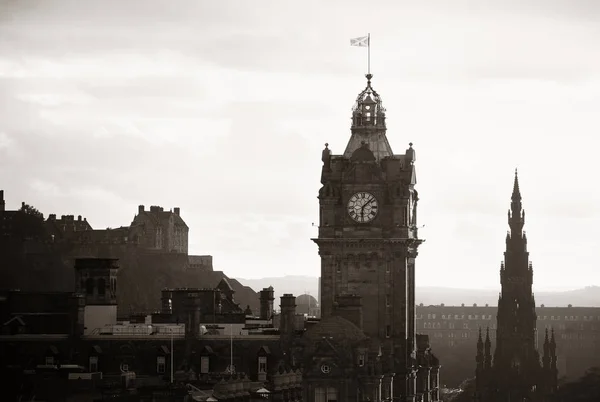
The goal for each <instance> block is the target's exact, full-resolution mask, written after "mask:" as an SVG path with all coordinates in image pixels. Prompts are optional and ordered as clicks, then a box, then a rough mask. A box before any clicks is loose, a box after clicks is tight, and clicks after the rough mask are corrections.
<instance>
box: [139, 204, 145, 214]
mask: <svg viewBox="0 0 600 402" xmlns="http://www.w3.org/2000/svg"><path fill="white" fill-rule="evenodd" d="M142 212H144V206H143V205H140V206H138V214H141V213H142Z"/></svg>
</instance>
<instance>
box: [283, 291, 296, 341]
mask: <svg viewBox="0 0 600 402" xmlns="http://www.w3.org/2000/svg"><path fill="white" fill-rule="evenodd" d="M279 307H281V317H280V320H279V333H280V334H281V335H284V334H285V335H291V334H293V333H294V331H295V330H296V297H294V295H293V294H290V293H285V294H284V295H283V296H281V304H280V305H279Z"/></svg>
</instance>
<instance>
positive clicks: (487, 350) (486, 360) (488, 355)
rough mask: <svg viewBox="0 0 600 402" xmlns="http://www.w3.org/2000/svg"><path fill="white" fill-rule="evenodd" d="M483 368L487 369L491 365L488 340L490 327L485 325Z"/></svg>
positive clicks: (490, 346) (490, 347)
mask: <svg viewBox="0 0 600 402" xmlns="http://www.w3.org/2000/svg"><path fill="white" fill-rule="evenodd" d="M484 360H485V361H484V368H485V369H489V368H491V367H492V342H491V341H490V328H489V327H487V328H486V330H485V359H484Z"/></svg>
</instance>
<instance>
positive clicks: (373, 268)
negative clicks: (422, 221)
mask: <svg viewBox="0 0 600 402" xmlns="http://www.w3.org/2000/svg"><path fill="white" fill-rule="evenodd" d="M372 77H373V76H372V75H371V74H367V75H366V78H367V86H366V88H365V89H364V90H363V91H362V92H361V93H360V94H359V95H358V97H357V99H356V103H355V104H354V107H353V109H352V126H351V136H350V139H349V141H348V144H347V146H346V149H345V151H344V153H343V154H342V155H332V154H331V151H330V150H329V148H328V144H325V149H324V150H323V154H322V160H323V170H322V174H321V183H322V184H323V186H322V187H321V189H320V190H319V197H318V198H319V210H320V219H319V237H318V238H316V239H313V241H314V242H315V243H317V245H318V246H319V255H320V256H321V316H322V319H324V320H326V319H327V318H328V317H330V316H332V315H333V314H334V313H335V311H336V308H337V306H341V305H342V304H343V303H344V300H347V299H348V297H349V296H352V299H353V300H355V299H356V300H357V303H358V300H359V299H360V303H359V304H361V306H362V307H361V308H362V317H363V320H362V330H363V331H364V333H365V334H366V335H367V336H368V337H369V338H370V339H372V340H375V344H378V345H379V346H378V347H374V348H373V350H371V351H369V353H370V355H371V356H372V358H373V361H375V360H378V359H380V358H381V359H382V360H384V361H386V367H384V371H387V372H390V373H391V372H394V373H396V377H395V378H394V380H393V384H394V385H393V395H394V400H408V401H410V400H414V395H415V389H416V382H415V381H416V380H415V378H416V377H415V376H416V372H415V359H414V358H415V349H416V345H415V259H416V257H417V248H418V246H419V245H420V244H421V242H422V240H420V239H419V237H418V234H417V226H416V224H417V214H416V211H417V201H418V199H419V197H418V194H417V191H416V189H415V184H416V173H415V151H414V150H413V148H412V143H411V144H410V145H409V148H408V149H407V150H406V153H405V154H404V155H396V154H394V153H393V152H392V148H391V146H390V144H389V142H388V139H387V136H386V115H385V109H384V108H383V106H382V102H381V98H380V96H379V94H378V93H377V92H376V91H375V90H374V89H373V87H372V85H371V79H372ZM391 384H392V381H391V380H390V382H389V383H388V384H383V388H384V391H383V392H384V395H386V394H387V391H386V390H385V389H386V387H389V388H390V389H391V388H392V385H391ZM389 397H391V395H390V396H389ZM396 398H398V399H396Z"/></svg>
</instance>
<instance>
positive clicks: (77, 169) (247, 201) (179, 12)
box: [0, 0, 600, 290]
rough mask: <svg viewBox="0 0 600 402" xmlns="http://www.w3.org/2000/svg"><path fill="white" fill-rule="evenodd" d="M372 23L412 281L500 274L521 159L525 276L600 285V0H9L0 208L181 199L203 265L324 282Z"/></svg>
mask: <svg viewBox="0 0 600 402" xmlns="http://www.w3.org/2000/svg"><path fill="white" fill-rule="evenodd" d="M523 3H527V6H525V5H523ZM368 32H370V33H371V38H372V48H371V56H372V63H371V64H372V72H373V73H374V79H373V85H374V87H375V89H376V90H377V91H378V92H379V93H380V94H381V96H382V98H383V102H384V106H386V108H387V111H388V113H387V117H388V118H387V121H388V138H389V141H390V143H391V146H392V149H393V150H394V152H395V153H397V154H402V153H404V152H405V150H406V148H407V147H408V143H409V142H413V143H414V148H415V150H416V152H417V165H416V166H417V175H418V176H417V178H418V187H417V188H418V190H419V196H420V199H421V201H420V202H419V208H420V209H419V220H420V222H419V223H420V224H424V225H425V227H424V228H423V229H421V231H420V235H422V236H423V237H424V238H425V239H426V242H425V244H423V246H422V247H421V249H420V253H419V257H418V260H417V272H418V277H417V284H418V285H421V286H423V285H435V286H449V287H469V288H478V287H484V288H499V286H500V285H499V277H498V270H499V267H500V261H501V260H502V258H503V254H502V253H503V251H504V249H505V242H504V240H505V236H506V230H507V229H508V224H507V210H508V208H509V204H510V194H511V190H512V182H513V174H514V169H515V167H518V168H519V178H520V184H521V192H522V195H523V204H524V208H525V209H526V211H527V216H526V225H525V229H526V230H527V235H528V238H529V251H530V253H531V254H530V258H531V260H532V261H533V267H534V273H535V275H534V283H535V285H534V286H535V288H536V289H550V290H551V289H558V288H577V287H583V286H587V285H592V284H596V285H600V270H599V269H598V261H599V260H600V247H599V246H598V245H599V243H600V190H599V189H598V184H597V175H598V173H599V172H600V169H599V168H598V167H597V164H598V145H599V143H600V140H599V139H598V138H599V134H600V122H599V119H598V111H599V110H600V50H599V49H600V46H599V45H600V2H598V1H597V0H587V1H583V0H581V1H578V0H564V1H559V0H543V1H542V0H539V1H535V0H532V1H527V2H523V1H517V0H502V1H497V0H477V1H466V0H453V1H451V2H450V1H446V0H439V1H433V0H427V1H425V0H420V1H398V0H394V1H387V2H383V1H381V2H380V1H372V2H364V1H360V2H359V1H349V0H343V1H332V0H330V1H316V0H314V1H308V0H303V1H301V2H297V1H282V0H273V1H262V0H253V1H247V0H240V1H231V0H222V1H206V0H173V1H156V0H127V1H117V0H110V1H109V0H102V1H95V0H85V1H82V0H71V1H67V0H37V1H34V0H13V1H10V0H1V1H0V188H3V189H4V190H5V198H6V200H7V208H9V209H16V208H17V207H18V206H19V205H20V203H21V201H26V202H27V203H30V204H32V205H34V206H35V207H37V208H38V209H39V210H41V211H42V212H43V213H44V214H45V215H46V216H47V215H48V214H50V213H55V214H57V215H63V214H73V215H83V216H85V217H87V219H88V221H89V222H90V223H91V225H92V226H93V227H94V228H96V229H102V228H106V227H118V226H121V225H128V224H129V223H130V222H131V220H132V218H133V216H134V214H135V213H136V211H137V206H138V204H145V205H146V206H150V205H161V206H163V207H165V208H167V209H169V208H172V207H176V206H179V207H181V214H182V216H183V218H184V219H185V221H186V222H187V224H188V225H189V227H190V253H194V254H211V255H213V256H214V264H215V269H218V270H223V271H225V272H226V273H227V274H228V275H229V276H233V277H246V278H250V277H252V278H257V277H265V276H281V275H285V274H306V275H315V276H317V275H319V272H320V262H319V256H318V253H317V246H316V245H315V244H314V243H313V242H312V241H310V238H311V237H315V236H316V235H317V229H316V227H312V223H313V222H315V223H317V221H318V200H317V198H316V197H317V191H318V189H319V187H320V183H319V180H320V171H321V166H322V163H321V150H322V149H323V144H324V143H325V142H328V143H329V144H330V148H331V149H332V151H333V153H334V154H341V153H343V151H344V148H345V146H346V143H347V140H348V138H349V135H350V110H351V107H352V104H353V101H354V99H355V97H356V95H357V94H358V93H359V92H360V91H361V90H362V89H363V88H364V86H365V84H366V83H365V78H364V74H365V72H366V71H365V70H366V56H367V52H366V49H364V48H357V47H351V46H350V45H349V39H350V38H352V37H358V36H362V35H366V34H367V33H368Z"/></svg>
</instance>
